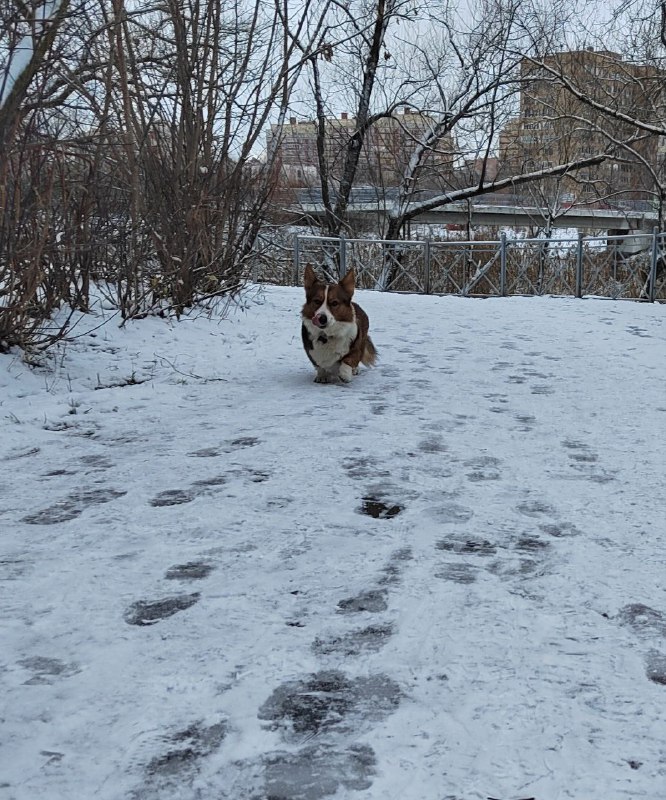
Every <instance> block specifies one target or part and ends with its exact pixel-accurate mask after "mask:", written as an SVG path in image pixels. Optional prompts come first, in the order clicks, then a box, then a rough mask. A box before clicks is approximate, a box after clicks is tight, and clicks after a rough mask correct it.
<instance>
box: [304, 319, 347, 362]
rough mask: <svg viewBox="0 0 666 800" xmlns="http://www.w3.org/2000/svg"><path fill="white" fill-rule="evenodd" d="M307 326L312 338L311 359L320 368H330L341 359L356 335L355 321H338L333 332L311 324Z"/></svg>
mask: <svg viewBox="0 0 666 800" xmlns="http://www.w3.org/2000/svg"><path fill="white" fill-rule="evenodd" d="M307 327H308V331H309V333H310V336H311V338H312V353H311V355H312V359H313V361H314V362H315V364H317V365H318V366H319V367H321V368H322V369H330V368H331V367H334V366H335V365H336V364H338V363H339V362H340V361H342V359H343V358H344V357H345V356H346V355H347V353H349V349H350V347H351V346H352V343H353V341H354V339H356V336H357V335H358V327H357V325H356V323H355V322H338V323H336V325H335V331H334V332H333V331H331V330H327V331H322V330H320V329H319V328H317V327H315V326H314V325H311V324H310V325H308V326H307Z"/></svg>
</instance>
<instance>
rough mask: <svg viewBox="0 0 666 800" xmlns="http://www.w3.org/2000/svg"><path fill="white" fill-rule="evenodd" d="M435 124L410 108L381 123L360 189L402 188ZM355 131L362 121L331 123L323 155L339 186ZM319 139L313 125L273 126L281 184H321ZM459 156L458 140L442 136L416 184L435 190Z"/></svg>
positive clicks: (270, 147)
mask: <svg viewBox="0 0 666 800" xmlns="http://www.w3.org/2000/svg"><path fill="white" fill-rule="evenodd" d="M435 125H436V120H435V119H434V118H433V117H431V116H429V115H427V114H424V113H422V112H419V111H415V110H414V109H412V108H410V107H404V108H403V109H402V110H401V112H400V113H399V114H397V115H396V116H392V117H383V118H381V119H379V120H377V121H376V122H375V123H374V124H373V125H371V126H370V128H369V129H368V131H367V132H366V135H365V140H364V143H363V148H362V150H361V156H360V159H359V164H358V169H357V173H356V180H355V184H356V185H370V186H378V187H384V186H386V187H388V186H397V185H399V184H400V182H401V181H402V178H403V176H404V173H405V169H406V167H407V164H408V162H409V159H410V157H411V156H412V154H413V153H414V150H415V148H416V146H417V145H418V143H419V142H422V141H424V140H425V138H426V137H428V136H429V134H430V133H431V131H432V130H433V129H434V126H435ZM355 130H356V119H355V118H354V117H351V116H350V115H349V114H346V113H342V114H341V115H340V117H339V118H328V119H326V120H325V123H324V136H323V139H322V141H323V151H324V158H325V161H326V164H327V168H328V173H329V177H330V178H331V179H332V180H333V182H335V181H337V180H339V179H340V176H341V174H342V169H343V164H344V152H345V147H346V145H347V143H348V141H349V139H350V137H351V135H352V134H353V132H354V131H355ZM317 137H318V128H317V123H316V122H315V121H313V120H305V121H303V120H298V119H296V118H295V117H292V118H291V119H290V121H289V124H288V125H286V126H284V127H282V128H280V127H279V126H277V125H274V126H271V129H270V132H269V133H268V137H267V152H268V155H269V159H270V158H272V157H273V156H275V157H276V163H277V165H278V168H279V170H280V175H281V178H280V180H281V182H286V183H287V185H291V186H312V185H315V184H316V183H317V182H318V180H319V172H320V169H319V156H318V151H317ZM455 155H456V154H455V148H454V142H453V137H452V136H451V135H450V134H445V135H444V136H441V137H440V138H439V139H438V140H437V141H436V142H435V144H434V145H433V147H432V148H431V149H430V150H429V152H428V153H427V155H426V157H425V158H424V159H423V162H422V164H421V167H420V168H419V172H418V173H417V175H416V183H418V185H419V186H421V187H423V188H431V187H432V186H436V185H437V182H438V181H439V180H442V179H446V177H447V176H449V175H450V174H451V172H452V169H453V164H454V160H455Z"/></svg>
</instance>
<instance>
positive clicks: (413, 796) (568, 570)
mask: <svg viewBox="0 0 666 800" xmlns="http://www.w3.org/2000/svg"><path fill="white" fill-rule="evenodd" d="M358 299H359V301H360V302H361V304H362V305H363V306H364V307H365V308H366V310H367V311H368V312H369V315H370V318H371V326H372V334H373V338H374V340H375V343H376V345H377V348H378V350H379V352H380V356H381V360H380V363H379V366H378V367H377V368H375V369H374V370H370V371H363V372H362V373H361V374H360V375H359V376H358V378H357V379H356V380H355V382H354V383H352V384H351V385H350V386H342V385H318V384H314V383H313V382H312V377H313V372H312V369H311V367H310V365H309V362H308V361H307V359H306V357H305V355H304V353H303V351H302V348H301V343H300V333H299V319H298V313H299V308H300V305H301V302H302V297H301V291H300V290H296V289H292V288H268V289H266V290H263V291H260V292H258V293H257V294H256V296H255V297H254V298H253V299H252V301H251V302H249V301H248V302H247V303H246V306H245V308H244V309H239V310H237V311H235V312H234V313H233V314H231V315H230V316H229V317H228V318H227V319H218V318H212V319H209V318H206V317H205V316H198V317H196V316H193V317H192V318H190V319H184V320H182V321H181V322H180V323H173V324H171V323H169V322H166V321H164V320H160V319H146V320H143V321H139V322H135V323H130V324H128V325H127V326H126V327H124V328H122V329H121V328H119V327H118V325H117V319H111V320H110V321H109V322H108V324H107V325H105V326H104V327H99V328H97V329H96V330H92V329H93V328H95V327H96V326H97V325H99V323H100V322H101V318H99V317H98V318H84V319H83V320H82V321H81V323H80V324H79V326H78V327H77V328H76V330H75V333H77V334H80V336H79V338H77V339H76V340H75V341H74V342H72V343H71V344H70V345H68V346H67V347H66V349H64V350H61V351H58V352H57V353H56V355H55V358H54V359H52V360H51V362H50V363H49V364H48V365H46V366H45V367H43V368H39V367H38V368H35V367H33V368H30V367H28V366H26V365H25V364H24V363H23V362H22V361H21V360H20V359H19V358H18V355H17V354H14V355H9V356H0V424H1V439H0V461H1V463H2V471H1V472H0V529H1V535H0V592H1V596H0V601H1V603H0V605H1V607H0V626H1V627H0V642H1V643H2V646H1V649H0V697H1V700H0V728H1V732H0V797H1V798H3V800H37V798H39V799H40V800H61V799H62V800H74V799H76V800H78V799H79V798H81V799H82V800H89V799H90V798H98V799H99V800H121V799H122V800H125V799H127V798H129V799H130V800H138V799H139V798H141V800H190V798H192V799H194V798H200V799H201V800H204V799H205V800H259V799H260V798H261V799H262V800H268V798H271V799H272V800H277V799H278V798H280V800H321V798H333V797H335V798H337V799H339V798H350V799H351V798H353V799H354V800H356V798H358V800H454V799H455V800H482V799H483V800H485V798H498V799H499V800H518V799H521V798H536V800H563V799H564V798H571V799H572V800H601V799H603V800H617V799H618V798H631V799H632V800H635V799H636V798H650V800H656V798H663V797H664V796H666V715H665V714H664V707H665V704H666V588H665V582H664V574H665V570H666V499H665V492H664V467H665V465H666V437H665V436H664V429H665V423H666V395H665V393H664V389H665V385H666V384H665V368H664V365H665V363H666V343H665V342H666V325H665V324H664V320H665V317H666V306H663V305H662V306H657V305H655V306H652V305H639V304H636V303H621V302H613V301H605V300H594V299H588V300H574V299H562V298H558V299H555V298H512V299H489V300H470V299H463V298H458V297H444V298H437V297H419V296H396V295H380V294H375V293H361V294H360V295H359V298H358ZM255 301H256V302H255ZM87 331H90V332H89V333H87Z"/></svg>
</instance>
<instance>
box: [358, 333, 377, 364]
mask: <svg viewBox="0 0 666 800" xmlns="http://www.w3.org/2000/svg"><path fill="white" fill-rule="evenodd" d="M376 361H377V351H376V350H375V346H374V344H373V343H372V339H371V338H370V337H369V336H368V341H367V342H366V344H365V350H364V351H363V357H362V358H361V363H362V364H365V366H366V367H374V365H375V362H376Z"/></svg>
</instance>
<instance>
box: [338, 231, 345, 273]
mask: <svg viewBox="0 0 666 800" xmlns="http://www.w3.org/2000/svg"><path fill="white" fill-rule="evenodd" d="M346 274H347V239H346V237H345V235H344V233H341V234H340V264H339V266H338V280H342V278H343V277H344V276H345V275H346Z"/></svg>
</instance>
